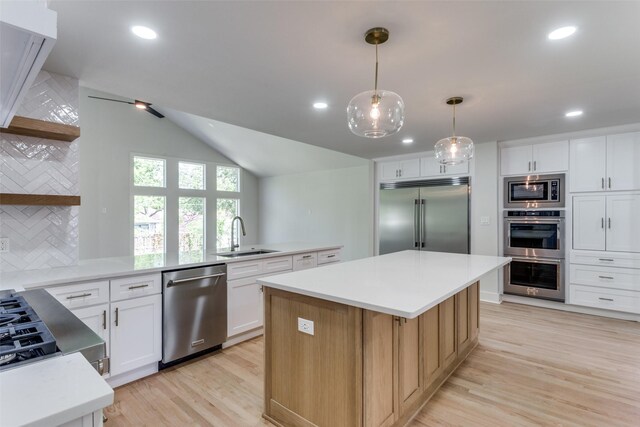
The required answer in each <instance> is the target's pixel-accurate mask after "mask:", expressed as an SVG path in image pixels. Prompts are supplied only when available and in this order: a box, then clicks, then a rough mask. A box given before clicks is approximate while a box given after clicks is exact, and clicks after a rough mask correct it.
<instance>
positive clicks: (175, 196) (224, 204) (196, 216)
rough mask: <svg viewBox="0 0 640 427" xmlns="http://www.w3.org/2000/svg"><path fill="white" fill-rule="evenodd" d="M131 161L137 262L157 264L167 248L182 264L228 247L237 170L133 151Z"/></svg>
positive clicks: (237, 187) (236, 197)
mask: <svg viewBox="0 0 640 427" xmlns="http://www.w3.org/2000/svg"><path fill="white" fill-rule="evenodd" d="M131 163H132V170H133V173H132V179H131V184H132V185H131V196H132V198H131V200H132V205H133V206H132V211H133V212H132V219H133V232H132V236H133V238H132V246H133V253H134V255H136V263H137V264H138V263H139V262H140V263H142V264H144V265H155V264H157V263H158V262H159V261H162V260H160V259H159V257H161V256H163V255H164V253H165V252H173V253H176V252H177V253H178V260H179V262H180V263H182V264H184V263H191V262H201V261H204V258H205V253H206V251H207V249H211V250H219V249H224V248H229V247H230V246H231V221H232V219H233V217H235V216H236V215H239V213H240V211H239V209H240V169H239V168H237V167H234V166H221V165H215V164H209V163H202V162H194V161H184V160H178V159H172V158H164V159H162V158H152V157H147V156H135V155H134V156H132V158H131ZM207 169H209V171H213V172H211V173H210V174H207ZM209 175H211V176H210V177H209ZM207 188H213V189H214V190H206V189H207ZM207 208H209V209H210V210H213V209H214V208H215V209H216V213H215V215H214V212H213V211H212V212H207ZM214 221H215V222H216V223H215V224H214ZM239 237H240V236H239ZM238 241H239V239H238ZM207 242H210V243H211V244H208V243H207ZM213 245H215V248H214V247H213Z"/></svg>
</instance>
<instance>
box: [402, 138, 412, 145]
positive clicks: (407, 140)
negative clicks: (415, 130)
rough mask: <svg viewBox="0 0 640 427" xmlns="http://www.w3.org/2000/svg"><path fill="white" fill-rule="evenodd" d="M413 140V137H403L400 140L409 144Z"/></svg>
mask: <svg viewBox="0 0 640 427" xmlns="http://www.w3.org/2000/svg"><path fill="white" fill-rule="evenodd" d="M412 142H413V138H405V139H403V140H402V143H403V144H411V143H412Z"/></svg>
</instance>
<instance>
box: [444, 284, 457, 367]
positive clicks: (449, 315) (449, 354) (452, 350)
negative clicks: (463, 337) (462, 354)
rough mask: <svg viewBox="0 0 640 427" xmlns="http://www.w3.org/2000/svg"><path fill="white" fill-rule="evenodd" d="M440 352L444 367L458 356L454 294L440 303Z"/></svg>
mask: <svg viewBox="0 0 640 427" xmlns="http://www.w3.org/2000/svg"><path fill="white" fill-rule="evenodd" d="M440 352H441V353H442V366H443V367H444V368H446V367H447V366H449V365H450V364H451V363H453V362H454V361H455V359H456V357H457V356H458V345H457V342H456V304H455V295H454V296H452V297H450V298H449V299H447V300H445V301H443V302H442V303H440Z"/></svg>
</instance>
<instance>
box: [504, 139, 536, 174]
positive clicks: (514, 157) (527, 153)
mask: <svg viewBox="0 0 640 427" xmlns="http://www.w3.org/2000/svg"><path fill="white" fill-rule="evenodd" d="M531 153H532V152H531V146H530V145H522V146H519V147H504V148H502V149H501V150H500V173H501V174H502V175H527V174H528V173H530V172H532V170H533V165H532V164H531Z"/></svg>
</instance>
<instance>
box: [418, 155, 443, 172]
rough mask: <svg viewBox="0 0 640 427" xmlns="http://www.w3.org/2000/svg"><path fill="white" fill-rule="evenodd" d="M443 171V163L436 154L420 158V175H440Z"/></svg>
mask: <svg viewBox="0 0 640 427" xmlns="http://www.w3.org/2000/svg"><path fill="white" fill-rule="evenodd" d="M442 173H443V172H442V165H441V164H440V162H438V160H436V158H435V157H434V156H428V157H422V158H421V159H420V176H423V177H429V176H439V175H441V174H442Z"/></svg>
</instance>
